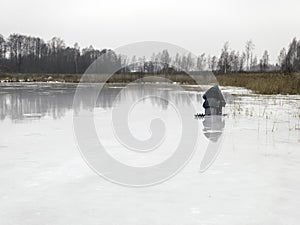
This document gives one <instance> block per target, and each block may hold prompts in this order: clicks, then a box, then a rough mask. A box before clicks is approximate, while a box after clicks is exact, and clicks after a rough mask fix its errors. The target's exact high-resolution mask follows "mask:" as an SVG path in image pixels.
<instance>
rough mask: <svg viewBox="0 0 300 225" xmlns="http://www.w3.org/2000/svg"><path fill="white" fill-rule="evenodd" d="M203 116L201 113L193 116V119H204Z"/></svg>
mask: <svg viewBox="0 0 300 225" xmlns="http://www.w3.org/2000/svg"><path fill="white" fill-rule="evenodd" d="M204 116H205V114H203V113H197V114H195V119H200V118H204Z"/></svg>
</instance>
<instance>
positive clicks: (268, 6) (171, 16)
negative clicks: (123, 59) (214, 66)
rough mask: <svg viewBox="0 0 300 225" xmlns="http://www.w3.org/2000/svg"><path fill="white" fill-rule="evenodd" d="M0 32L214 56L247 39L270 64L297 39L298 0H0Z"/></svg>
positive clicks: (82, 43)
mask: <svg viewBox="0 0 300 225" xmlns="http://www.w3.org/2000/svg"><path fill="white" fill-rule="evenodd" d="M0 7H1V13H0V34H2V35H4V36H5V37H7V36H8V35H9V34H11V33H14V32H15V33H22V34H28V35H32V36H39V37H42V38H43V39H44V40H46V41H48V40H49V39H50V38H51V37H53V36H58V37H61V38H63V39H64V40H65V41H66V43H67V44H68V45H73V44H74V43H75V42H78V43H79V44H80V46H81V48H82V47H86V46H89V45H90V44H91V45H93V46H94V47H96V48H116V47H119V46H122V45H125V44H129V43H132V42H137V41H146V40H150V41H165V42H169V43H173V44H176V45H179V46H181V47H183V48H186V49H188V50H190V51H192V52H193V53H195V54H199V53H201V52H205V53H209V54H213V55H219V53H220V49H221V47H222V45H223V43H224V42H225V41H229V42H230V46H231V48H233V49H237V50H243V49H244V45H245V42H246V41H247V40H249V39H252V40H253V42H254V43H255V45H256V49H255V53H256V54H257V55H258V56H259V57H260V56H261V55H262V53H263V51H264V50H265V49H267V50H269V52H270V55H271V60H272V61H273V62H274V61H275V60H276V59H277V55H278V53H279V51H280V49H281V48H282V47H287V46H288V44H289V42H290V41H291V39H292V38H293V37H298V38H300V29H299V27H300V1H299V0H284V1H278V0H252V1H250V0H247V1H246V0H206V1H204V0H184V1H182V0H180V1H174V0H173V1H172V0H160V1H159V0H152V1H143V0H129V1H122V0H106V1H103V0H84V1H82V0H64V1H62V0H51V1H50V0H49V1H45V0H26V1H25V0H9V1H8V0H0Z"/></svg>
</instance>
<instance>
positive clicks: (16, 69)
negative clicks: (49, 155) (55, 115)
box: [0, 33, 300, 74]
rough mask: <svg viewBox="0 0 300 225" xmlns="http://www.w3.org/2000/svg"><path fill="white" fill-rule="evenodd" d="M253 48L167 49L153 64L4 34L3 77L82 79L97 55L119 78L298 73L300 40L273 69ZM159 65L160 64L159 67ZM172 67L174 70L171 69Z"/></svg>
mask: <svg viewBox="0 0 300 225" xmlns="http://www.w3.org/2000/svg"><path fill="white" fill-rule="evenodd" d="M254 48H255V44H254V43H253V42H252V41H251V40H248V41H247V42H246V43H245V48H244V49H243V50H242V51H237V50H232V49H231V48H230V45H229V42H226V43H225V44H224V46H223V47H222V49H221V53H220V55H219V56H211V55H206V54H205V53H202V54H200V55H198V56H197V57H193V56H192V55H191V54H188V55H179V54H176V56H173V57H172V56H170V55H169V53H168V51H167V50H163V51H162V52H158V53H153V56H152V57H151V60H150V61H147V62H146V61H145V60H144V59H143V58H138V57H136V56H133V57H132V58H130V59H128V58H127V57H126V56H122V55H117V54H116V53H115V52H114V51H113V50H110V49H95V48H94V47H93V46H89V47H85V48H81V47H80V46H79V45H78V43H75V44H74V45H73V46H67V45H66V43H65V41H64V40H63V39H61V38H59V37H53V38H52V39H51V40H49V41H44V40H43V39H42V38H39V37H32V36H27V35H22V34H15V33H14V34H11V35H9V36H8V37H7V38H5V37H3V36H2V35H1V34H0V73H31V74H33V73H37V74H82V73H84V72H85V71H86V69H87V68H88V67H89V66H90V65H91V63H92V62H94V61H95V60H96V59H97V58H98V57H99V56H101V55H103V54H105V53H107V54H105V57H104V59H102V61H103V62H102V63H103V70H104V72H105V66H107V65H113V66H114V67H116V68H123V69H121V70H120V71H119V73H124V74H125V73H130V72H142V73H162V72H163V73H172V72H173V73H174V72H177V73H180V72H182V71H183V70H184V71H214V72H216V73H218V74H228V73H241V72H249V73H250V72H255V73H260V72H282V73H293V72H299V71H300V41H298V40H297V39H296V38H294V39H293V40H292V41H291V43H290V44H289V47H288V49H285V48H283V49H282V50H281V51H280V54H279V55H278V57H277V62H276V63H275V64H271V63H270V60H269V59H270V56H269V52H268V51H267V50H265V51H264V52H263V53H262V55H261V56H260V57H258V56H256V55H254V54H253V50H254ZM156 62H160V63H156ZM169 64H172V65H173V67H172V70H170V69H169Z"/></svg>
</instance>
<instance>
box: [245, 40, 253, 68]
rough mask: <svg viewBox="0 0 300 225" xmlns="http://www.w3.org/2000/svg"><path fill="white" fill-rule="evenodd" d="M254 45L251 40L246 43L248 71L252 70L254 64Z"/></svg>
mask: <svg viewBox="0 0 300 225" xmlns="http://www.w3.org/2000/svg"><path fill="white" fill-rule="evenodd" d="M254 47H255V45H254V43H253V42H252V40H249V41H247V42H246V46H245V53H246V62H247V70H248V71H249V70H250V67H251V66H250V65H251V64H252V62H251V61H252V54H253V53H252V51H253V50H254Z"/></svg>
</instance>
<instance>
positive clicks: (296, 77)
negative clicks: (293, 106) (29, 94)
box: [0, 73, 300, 95]
mask: <svg viewBox="0 0 300 225" xmlns="http://www.w3.org/2000/svg"><path fill="white" fill-rule="evenodd" d="M143 76H145V75H140V74H125V75H124V74H117V75H114V76H113V77H111V78H110V79H109V81H108V82H109V83H129V82H133V81H134V80H136V79H139V78H141V77H143ZM146 76H151V75H146ZM160 76H161V77H163V78H167V79H169V80H172V81H173V82H178V83H180V84H187V85H190V84H196V83H195V81H194V80H193V79H192V78H191V77H190V76H188V75H186V74H176V75H175V74H168V75H160ZM216 77H217V81H218V82H219V84H220V85H222V86H236V87H244V88H247V89H250V90H252V91H254V92H256V93H259V94H291V95H292V94H300V73H294V74H282V73H239V74H226V75H216ZM212 78H213V77H212V76H209V75H202V76H199V77H197V81H198V83H201V84H211V83H214V82H215V81H216V80H215V79H212ZM80 79H81V74H0V80H2V81H4V80H5V81H9V82H20V81H25V82H47V81H59V82H69V83H78V82H79V81H80ZM100 81H101V79H100V78H99V76H98V75H90V76H88V77H87V80H86V82H100ZM103 81H104V80H103Z"/></svg>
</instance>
